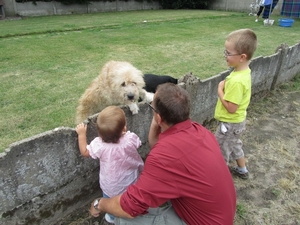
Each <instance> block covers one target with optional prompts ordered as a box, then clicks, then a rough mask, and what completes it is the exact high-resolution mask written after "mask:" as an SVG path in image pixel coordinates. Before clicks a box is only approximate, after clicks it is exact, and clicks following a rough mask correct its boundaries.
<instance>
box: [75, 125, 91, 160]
mask: <svg viewBox="0 0 300 225" xmlns="http://www.w3.org/2000/svg"><path fill="white" fill-rule="evenodd" d="M86 130H87V126H86V125H85V124H84V123H81V124H78V125H77V127H76V132H77V134H78V146H79V150H80V153H81V155H82V156H84V157H89V156H90V153H89V151H88V150H87V149H86V146H87V142H86Z"/></svg>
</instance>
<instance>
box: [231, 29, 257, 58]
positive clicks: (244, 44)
mask: <svg viewBox="0 0 300 225" xmlns="http://www.w3.org/2000/svg"><path fill="white" fill-rule="evenodd" d="M226 41H229V42H232V43H234V45H235V50H236V51H237V53H238V54H246V55H247V60H250V59H251V58H252V57H253V54H254V52H255V50H256V47H257V37H256V34H255V33H254V32H253V31H252V30H250V29H240V30H236V31H233V32H231V33H230V34H229V35H228V36H227V38H226Z"/></svg>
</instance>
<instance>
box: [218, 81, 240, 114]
mask: <svg viewBox="0 0 300 225" xmlns="http://www.w3.org/2000/svg"><path fill="white" fill-rule="evenodd" d="M224 85H225V80H223V81H221V82H220V83H219V85H218V96H219V99H220V101H221V102H222V104H223V106H224V107H225V109H226V110H227V111H228V112H229V113H235V112H236V110H237V109H238V107H239V106H238V105H237V104H234V103H232V102H229V101H226V100H224Z"/></svg>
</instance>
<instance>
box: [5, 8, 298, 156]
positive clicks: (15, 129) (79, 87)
mask: <svg viewBox="0 0 300 225" xmlns="http://www.w3.org/2000/svg"><path fill="white" fill-rule="evenodd" d="M279 18H280V17H279V16H272V19H275V24H274V25H273V26H264V25H263V23H262V20H261V21H260V22H259V23H255V22H254V20H255V17H253V16H248V14H247V13H236V12H222V11H204V10H203V11H202V10H201V11H199V10H157V11H156V10H153V11H134V12H110V13H97V14H85V15H68V16H47V17H28V18H23V19H22V20H5V21H0V52H1V54H0V62H1V66H0V77H1V82H0V92H1V95H0V143H1V145H0V152H2V151H3V150H4V149H5V148H7V147H8V145H9V144H11V143H13V142H15V141H18V140H22V139H24V138H27V137H30V136H33V135H36V134H39V133H41V132H44V131H47V130H50V129H53V128H55V127H59V126H68V127H74V126H75V124H74V116H75V110H76V107H77V101H78V99H79V97H80V96H81V94H82V93H83V92H84V90H85V89H86V88H87V86H88V85H89V84H90V82H91V81H92V80H93V79H94V78H95V77H96V76H97V75H98V73H99V71H100V70H101V68H102V66H103V65H104V63H105V62H107V61H109V60H122V61H129V62H131V63H132V64H133V65H134V66H136V67H137V68H138V69H140V70H142V71H143V72H144V73H154V74H167V75H172V76H174V77H177V78H179V77H181V76H183V75H184V74H186V73H187V72H193V74H194V75H196V76H198V77H199V78H201V79H205V78H208V77H211V76H214V75H216V74H218V73H219V72H222V71H224V70H226V69H227V67H226V63H225V61H224V58H223V50H224V41H225V38H226V36H227V35H228V34H229V33H230V32H231V31H233V30H235V29H240V28H251V29H253V30H254V31H255V32H256V34H257V36H258V40H259V45H258V49H257V51H256V53H255V56H254V57H257V56H260V55H263V56H268V55H271V54H273V53H274V51H275V49H276V48H277V46H279V45H280V44H281V43H284V42H285V43H287V44H288V45H294V44H296V43H298V42H299V37H300V29H299V26H300V21H299V20H296V21H295V23H294V24H293V26H292V27H290V28H283V27H279V26H278V23H277V20H278V19H279Z"/></svg>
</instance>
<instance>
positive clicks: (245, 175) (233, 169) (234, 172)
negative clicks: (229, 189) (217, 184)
mask: <svg viewBox="0 0 300 225" xmlns="http://www.w3.org/2000/svg"><path fill="white" fill-rule="evenodd" d="M229 170H230V172H231V173H232V175H235V176H238V177H239V178H241V179H244V180H247V179H248V178H249V173H248V172H246V173H241V172H240V171H239V170H238V168H237V167H236V166H235V167H229Z"/></svg>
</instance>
